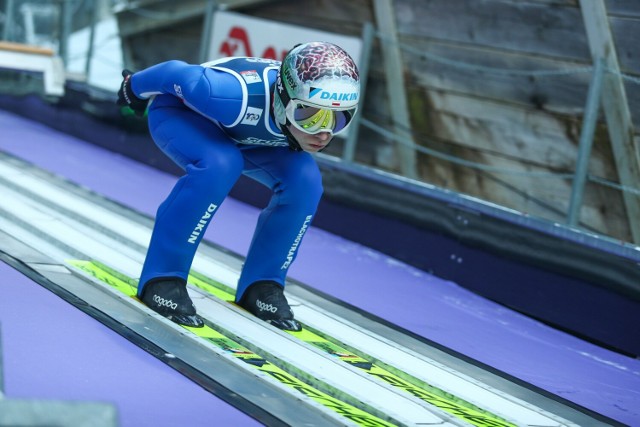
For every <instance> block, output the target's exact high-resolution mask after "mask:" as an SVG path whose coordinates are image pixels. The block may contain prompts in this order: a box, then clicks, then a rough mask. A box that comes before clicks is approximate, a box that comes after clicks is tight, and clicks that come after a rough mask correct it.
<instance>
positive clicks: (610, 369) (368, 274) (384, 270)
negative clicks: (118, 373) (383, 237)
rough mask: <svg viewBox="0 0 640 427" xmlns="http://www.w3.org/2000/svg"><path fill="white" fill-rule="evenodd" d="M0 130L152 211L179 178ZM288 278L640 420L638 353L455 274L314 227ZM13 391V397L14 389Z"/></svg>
mask: <svg viewBox="0 0 640 427" xmlns="http://www.w3.org/2000/svg"><path fill="white" fill-rule="evenodd" d="M0 129H2V133H1V136H0V150H3V151H6V152H8V153H10V154H13V155H15V156H17V157H20V158H23V159H25V160H27V161H29V162H31V163H33V164H35V165H37V166H40V167H42V168H43V169H45V170H49V171H51V172H53V173H55V174H59V175H61V176H64V177H66V178H67V179H69V180H70V181H73V182H76V183H79V184H82V185H84V186H86V187H88V188H91V189H92V190H94V191H96V192H97V193H99V194H102V195H104V196H105V197H108V198H110V199H113V200H115V201H118V202H120V203H123V204H125V205H127V206H130V207H131V208H133V209H136V210H138V211H140V212H143V213H146V214H149V215H154V213H155V209H156V208H157V206H158V205H159V204H160V203H161V201H162V200H163V199H164V197H166V195H167V194H168V192H169V191H170V189H171V187H172V186H173V184H174V183H175V180H176V177H174V176H171V175H168V174H166V173H163V172H160V171H158V170H155V169H153V168H151V167H148V166H146V165H143V164H140V163H137V162H135V161H132V160H130V159H128V158H126V157H123V156H121V155H119V154H115V153H112V152H109V151H106V150H103V149H100V148H98V147H96V146H93V145H91V144H88V143H86V142H84V141H81V140H78V139H76V138H73V137H70V136H68V135H65V134H62V133H59V132H57V131H54V130H52V129H50V128H48V127H46V126H43V125H41V124H39V123H37V122H33V121H30V120H26V119H24V118H21V117H19V116H16V115H13V114H11V113H7V112H5V111H1V110H0ZM257 216H258V210H257V209H255V208H253V207H251V206H248V205H246V204H244V203H241V202H238V201H237V200H234V199H228V200H226V201H225V203H223V204H222V206H221V207H220V209H219V211H218V213H217V214H216V217H215V219H214V221H213V222H212V225H211V226H210V227H209V230H208V231H207V234H206V239H208V240H210V241H212V242H214V243H216V244H219V245H221V246H223V247H226V248H228V249H230V250H232V251H235V252H238V253H240V254H243V255H244V254H246V251H247V248H248V246H249V242H250V240H251V234H252V232H253V227H254V225H255V222H256V220H257ZM428 244H429V242H425V245H428ZM4 274H6V273H4ZM290 277H292V278H295V279H297V280H300V281H302V282H304V283H306V284H307V285H309V286H311V287H314V288H317V289H319V290H321V291H323V292H325V293H328V294H330V295H332V296H334V297H336V298H338V299H341V300H343V301H345V302H347V303H349V304H352V305H354V306H356V307H359V308H360V309H362V310H365V311H367V312H370V313H372V314H375V315H376V316H379V317H381V318H384V319H386V320H388V321H390V322H392V323H394V324H397V325H399V326H400V327H403V328H405V329H407V330H409V331H411V332H413V333H415V334H418V335H420V336H423V337H426V338H428V339H430V340H433V341H435V342H437V343H439V344H441V345H443V346H446V347H448V348H451V349H453V350H455V351H458V352H460V353H463V354H465V355H467V356H468V357H470V358H472V359H475V360H478V361H480V362H482V363H485V364H487V365H490V366H492V367H494V368H496V369H498V370H500V371H503V372H506V373H508V374H510V375H513V376H514V377H517V378H519V379H521V380H523V381H525V382H528V383H531V384H533V385H535V386H538V387H540V388H542V389H544V390H547V391H549V392H550V393H553V394H555V395H558V396H561V397H563V398H565V399H567V400H569V401H572V402H574V403H576V404H578V405H581V406H584V407H586V408H589V409H591V410H593V411H595V412H598V413H600V414H602V415H605V416H608V417H611V418H613V419H615V420H618V421H620V422H622V423H625V424H629V425H632V426H633V425H640V360H635V359H632V358H629V357H626V356H623V355H620V354H617V353H614V352H611V351H608V350H605V349H602V348H600V347H598V346H595V345H593V344H590V343H587V342H585V341H582V340H580V339H578V338H575V337H573V336H571V335H568V334H566V333H563V332H560V331H557V330H555V329H553V328H550V327H548V326H546V325H544V324H541V323H539V322H537V321H534V320H532V319H530V318H528V317H526V316H523V315H521V314H519V313H516V312H514V311H511V310H509V309H507V308H504V307H502V306H500V305H497V304H495V303H493V302H491V301H488V300H486V299H484V298H482V297H479V296H477V295H475V294H473V293H471V292H469V291H467V290H465V289H463V288H462V287H460V286H458V285H457V284H455V283H453V282H448V281H444V280H441V279H439V278H437V277H434V276H432V275H430V274H428V273H426V272H424V271H420V270H417V269H415V268H413V267H410V266H407V265H406V264H403V263H400V262H398V261H397V260H394V259H392V258H389V257H387V256H386V255H383V254H381V253H379V252H376V251H373V250H371V249H368V248H366V247H363V246H361V245H358V244H355V243H353V242H350V241H347V240H345V239H343V238H340V237H339V236H335V235H332V234H329V233H327V232H325V231H322V230H319V229H316V228H314V227H311V229H310V230H309V231H308V233H307V235H306V237H305V240H304V242H303V244H302V245H301V248H300V253H299V256H298V258H297V260H296V262H295V263H294V265H293V266H292V268H291V270H290ZM3 299H4V298H3ZM32 307H33V306H32ZM29 312H31V311H29ZM5 315H6V312H5V311H4V310H2V311H1V312H0V316H1V317H2V318H0V321H3V322H4V323H3V327H4V328H5V329H6V328H7V327H8V325H10V323H9V322H8V321H7V320H5V319H4V317H5ZM5 333H7V334H8V336H11V335H10V334H11V332H5ZM36 344H37V343H36ZM36 344H34V345H36ZM25 346H26V344H25ZM34 348H37V347H34ZM4 351H5V353H9V355H5V359H8V358H9V356H10V353H11V352H12V351H14V350H13V349H12V348H11V347H10V346H7V345H5V346H4ZM22 351H24V349H22ZM149 363H150V364H152V366H153V364H154V363H156V362H153V361H151V362H149ZM11 369H15V367H12V366H9V367H8V369H7V371H8V372H7V373H6V376H7V378H9V377H10V375H11ZM26 387H27V386H26V385H25V388H26ZM89 388H91V387H87V389H89ZM7 392H8V394H9V397H11V395H10V393H11V390H10V388H8V389H7ZM29 393H30V394H35V393H37V389H33V390H32V391H30V392H29ZM103 400H104V399H103ZM133 401H134V400H130V401H129V404H132V403H131V402H133ZM121 410H123V411H124V409H121Z"/></svg>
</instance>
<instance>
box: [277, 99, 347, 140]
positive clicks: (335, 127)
mask: <svg viewBox="0 0 640 427" xmlns="http://www.w3.org/2000/svg"><path fill="white" fill-rule="evenodd" d="M356 110H357V107H352V108H345V109H337V110H333V109H328V108H320V107H316V106H312V105H307V104H304V103H302V102H300V101H296V100H291V102H289V105H288V106H287V110H286V114H287V118H288V119H289V121H290V122H291V124H293V125H294V126H295V127H296V128H297V129H298V130H300V131H302V132H305V133H308V134H311V135H315V134H317V133H320V132H330V133H331V134H332V135H337V134H339V133H340V132H342V131H344V130H345V129H346V128H347V126H348V125H349V124H350V123H351V120H352V119H353V116H354V115H355V114H356Z"/></svg>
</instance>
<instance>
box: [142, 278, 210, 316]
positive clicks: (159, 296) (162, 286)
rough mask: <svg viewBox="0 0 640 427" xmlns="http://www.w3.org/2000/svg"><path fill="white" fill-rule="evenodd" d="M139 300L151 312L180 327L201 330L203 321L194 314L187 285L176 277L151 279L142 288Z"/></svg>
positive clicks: (194, 309)
mask: <svg viewBox="0 0 640 427" xmlns="http://www.w3.org/2000/svg"><path fill="white" fill-rule="evenodd" d="M140 300H141V301H142V302H143V303H145V305H146V306H147V307H149V308H150V309H151V310H153V311H155V312H157V313H159V314H161V315H163V316H164V317H166V318H167V319H169V320H171V321H173V322H176V323H178V324H180V325H184V326H191V327H194V328H201V327H203V326H204V321H203V320H202V318H201V317H200V316H198V315H197V314H196V307H195V306H194V305H193V302H192V301H191V298H189V294H188V293H187V283H186V282H185V281H184V280H183V279H180V278H178V277H163V278H158V279H151V280H150V281H149V282H147V284H146V285H145V286H144V289H143V291H142V296H140Z"/></svg>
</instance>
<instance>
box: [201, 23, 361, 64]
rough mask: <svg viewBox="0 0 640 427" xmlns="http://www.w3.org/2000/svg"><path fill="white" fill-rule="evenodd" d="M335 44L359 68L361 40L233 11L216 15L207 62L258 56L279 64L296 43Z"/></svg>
mask: <svg viewBox="0 0 640 427" xmlns="http://www.w3.org/2000/svg"><path fill="white" fill-rule="evenodd" d="M310 41H324V42H329V43H334V44H336V45H338V46H340V47H341V48H343V49H344V50H346V51H347V52H348V53H349V55H351V57H352V58H353V59H354V61H356V64H358V65H360V51H361V50H362V40H360V38H358V37H353V36H344V35H340V34H335V33H328V32H326V31H319V30H313V29H309V28H306V27H298V26H295V25H289V24H283V23H281V22H275V21H268V20H266V19H260V18H253V17H250V16H247V15H241V14H239V13H233V12H216V14H215V16H214V20H213V35H212V38H211V48H210V50H209V57H208V58H207V60H208V61H211V60H214V59H218V58H224V57H227V56H257V57H261V58H269V59H276V60H278V61H282V59H283V58H284V56H285V55H286V53H287V52H288V51H289V50H290V49H291V48H292V47H293V46H294V45H295V44H297V43H305V42H310Z"/></svg>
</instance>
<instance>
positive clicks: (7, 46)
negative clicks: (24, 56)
mask: <svg viewBox="0 0 640 427" xmlns="http://www.w3.org/2000/svg"><path fill="white" fill-rule="evenodd" d="M0 50H8V51H11V52H20V53H31V54H34V55H44V56H53V55H54V52H53V50H51V49H46V48H43V47H39V46H31V45H26V44H21V43H13V42H6V41H0Z"/></svg>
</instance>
